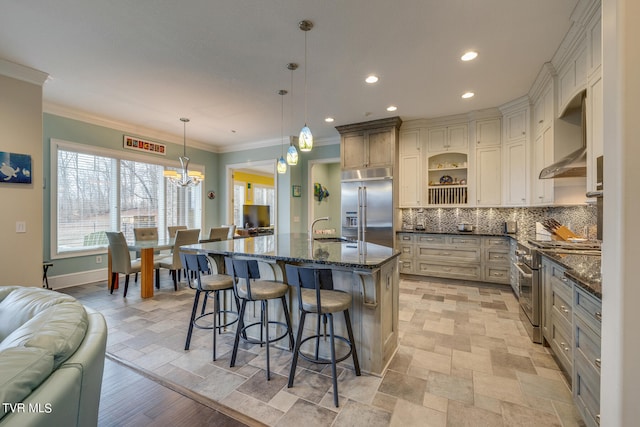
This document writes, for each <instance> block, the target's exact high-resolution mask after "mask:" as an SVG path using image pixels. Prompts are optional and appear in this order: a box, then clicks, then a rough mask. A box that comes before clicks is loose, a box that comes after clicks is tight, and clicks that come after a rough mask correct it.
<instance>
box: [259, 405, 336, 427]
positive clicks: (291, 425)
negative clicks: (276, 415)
mask: <svg viewBox="0 0 640 427" xmlns="http://www.w3.org/2000/svg"><path fill="white" fill-rule="evenodd" d="M335 418H336V413H335V412H333V411H330V410H328V409H326V408H323V407H321V406H318V405H314V404H312V403H310V402H307V401H305V400H303V399H298V401H297V402H296V403H295V404H294V405H293V406H292V407H291V409H290V410H289V411H288V412H287V413H286V414H284V415H283V416H282V417H281V418H280V419H279V420H278V421H277V423H275V424H272V425H276V426H278V427H300V425H301V424H302V422H301V420H305V421H304V424H306V425H308V426H330V425H332V423H333V422H334V420H335Z"/></svg>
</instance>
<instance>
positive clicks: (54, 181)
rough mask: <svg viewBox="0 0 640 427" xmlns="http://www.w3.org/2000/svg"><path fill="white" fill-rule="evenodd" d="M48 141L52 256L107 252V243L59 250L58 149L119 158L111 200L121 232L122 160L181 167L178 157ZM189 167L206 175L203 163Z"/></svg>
mask: <svg viewBox="0 0 640 427" xmlns="http://www.w3.org/2000/svg"><path fill="white" fill-rule="evenodd" d="M49 144H50V150H49V151H50V156H51V157H50V165H51V174H50V181H51V192H50V194H51V197H50V224H49V227H50V230H49V237H50V242H49V246H50V254H51V259H65V258H76V257H82V256H90V255H98V254H104V253H105V249H106V247H107V246H106V245H105V246H98V247H95V248H93V249H79V250H71V251H65V252H59V251H58V227H57V224H58V197H57V195H58V150H66V151H74V152H77V153H82V154H87V155H94V156H102V157H109V158H111V159H113V160H116V165H117V166H116V169H115V172H116V175H115V176H117V177H118V178H117V179H118V181H117V184H118V185H114V190H115V191H114V195H113V196H112V199H113V198H115V200H116V206H117V213H116V221H117V224H116V225H118V231H120V228H119V224H120V162H121V161H122V160H128V161H133V162H141V163H149V164H156V165H159V166H162V167H165V168H166V167H172V168H179V167H180V163H179V162H178V161H175V160H170V159H166V158H160V157H158V158H156V157H151V156H149V155H144V154H139V153H135V152H131V153H129V152H126V151H121V150H114V149H111V148H103V147H98V146H95V145H87V144H81V143H77V142H70V141H65V140H61V139H56V138H51V139H50V141H49ZM189 169H190V170H195V171H200V172H202V173H203V174H204V173H205V167H204V165H201V164H195V163H189ZM112 184H113V183H112ZM200 185H202V186H204V183H201V184H200ZM205 193H206V191H204V189H201V191H200V198H201V200H200V205H201V206H202V212H201V215H200V222H201V224H200V229H201V230H202V229H204V222H205V217H206V215H205V207H206V203H205ZM112 219H113V218H112Z"/></svg>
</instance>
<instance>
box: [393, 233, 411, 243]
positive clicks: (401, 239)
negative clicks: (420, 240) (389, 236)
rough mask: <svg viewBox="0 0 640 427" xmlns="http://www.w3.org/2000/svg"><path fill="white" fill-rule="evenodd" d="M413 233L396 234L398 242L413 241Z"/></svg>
mask: <svg viewBox="0 0 640 427" xmlns="http://www.w3.org/2000/svg"><path fill="white" fill-rule="evenodd" d="M413 237H414V236H413V234H409V233H399V234H398V235H396V240H397V242H398V244H400V243H413Z"/></svg>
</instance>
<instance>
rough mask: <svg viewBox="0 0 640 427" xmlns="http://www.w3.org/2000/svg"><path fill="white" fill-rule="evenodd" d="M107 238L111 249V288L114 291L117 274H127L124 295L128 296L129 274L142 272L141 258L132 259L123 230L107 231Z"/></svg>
mask: <svg viewBox="0 0 640 427" xmlns="http://www.w3.org/2000/svg"><path fill="white" fill-rule="evenodd" d="M105 234H106V235H107V239H108V240H109V250H110V251H111V290H110V293H113V287H114V285H115V282H116V277H117V274H119V273H121V274H124V275H125V279H124V295H123V297H126V296H127V289H128V288H129V275H130V274H131V273H135V274H138V273H139V272H140V267H141V264H140V260H139V259H135V260H133V261H132V260H131V254H130V253H129V247H128V246H127V241H126V239H125V238H124V234H122V232H119V231H118V232H112V231H107V232H105Z"/></svg>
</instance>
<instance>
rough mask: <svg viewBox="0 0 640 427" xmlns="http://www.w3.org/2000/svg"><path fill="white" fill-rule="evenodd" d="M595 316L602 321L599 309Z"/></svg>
mask: <svg viewBox="0 0 640 427" xmlns="http://www.w3.org/2000/svg"><path fill="white" fill-rule="evenodd" d="M595 316H596V319H598V320H600V321H602V313H600V312H599V311H596V313H595Z"/></svg>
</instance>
